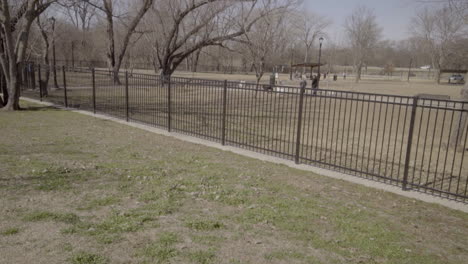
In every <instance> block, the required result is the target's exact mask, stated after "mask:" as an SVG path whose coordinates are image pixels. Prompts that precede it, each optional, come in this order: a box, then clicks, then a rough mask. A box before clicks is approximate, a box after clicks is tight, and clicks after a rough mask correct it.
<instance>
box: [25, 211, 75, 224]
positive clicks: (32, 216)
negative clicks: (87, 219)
mask: <svg viewBox="0 0 468 264" xmlns="http://www.w3.org/2000/svg"><path fill="white" fill-rule="evenodd" d="M23 220H25V221H29V222H39V221H55V222H62V223H66V224H76V223H78V222H79V221H80V218H79V217H78V216H77V215H76V214H74V213H56V212H49V211H34V212H31V213H28V214H26V215H25V216H24V217H23Z"/></svg>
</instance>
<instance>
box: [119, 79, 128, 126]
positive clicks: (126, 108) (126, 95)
mask: <svg viewBox="0 0 468 264" xmlns="http://www.w3.org/2000/svg"><path fill="white" fill-rule="evenodd" d="M117 74H118V73H117ZM128 110H129V109H128V71H125V117H126V118H127V122H128V120H129V119H130V116H129V111H128Z"/></svg>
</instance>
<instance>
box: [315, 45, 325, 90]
mask: <svg viewBox="0 0 468 264" xmlns="http://www.w3.org/2000/svg"><path fill="white" fill-rule="evenodd" d="M323 40H324V38H323V37H320V38H319V43H320V47H319V59H318V76H317V88H320V61H321V59H322V44H323Z"/></svg>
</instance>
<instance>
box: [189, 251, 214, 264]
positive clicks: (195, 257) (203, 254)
mask: <svg viewBox="0 0 468 264" xmlns="http://www.w3.org/2000/svg"><path fill="white" fill-rule="evenodd" d="M188 258H189V260H190V261H191V262H192V263H197V264H209V263H214V261H215V258H216V254H215V253H214V251H212V250H197V251H195V252H190V253H189V254H188Z"/></svg>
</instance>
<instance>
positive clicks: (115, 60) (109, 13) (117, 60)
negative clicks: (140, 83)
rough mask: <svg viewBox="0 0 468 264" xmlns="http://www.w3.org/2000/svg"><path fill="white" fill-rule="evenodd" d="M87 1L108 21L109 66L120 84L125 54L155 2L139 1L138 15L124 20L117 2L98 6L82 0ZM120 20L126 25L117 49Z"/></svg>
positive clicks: (103, 1) (105, 1) (152, 0)
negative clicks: (120, 72)
mask: <svg viewBox="0 0 468 264" xmlns="http://www.w3.org/2000/svg"><path fill="white" fill-rule="evenodd" d="M82 1H86V2H87V3H89V4H90V5H92V6H94V7H96V8H97V9H98V10H100V11H102V12H103V13H104V18H105V21H106V36H107V53H106V57H107V66H108V67H109V69H111V70H112V71H113V73H114V82H115V83H118V84H120V80H119V74H118V73H119V71H120V68H121V66H122V61H123V59H124V58H125V53H126V52H127V48H128V46H129V44H130V40H131V38H132V36H133V35H134V33H135V32H136V28H137V26H138V24H139V23H140V21H141V19H142V18H143V16H144V15H145V14H146V12H147V11H148V10H149V9H150V8H151V6H152V5H153V2H154V0H139V1H138V2H140V7H138V8H137V10H136V13H135V14H134V15H133V16H128V15H127V16H126V19H124V18H123V17H124V16H123V15H119V14H116V13H117V12H116V10H115V5H114V2H116V1H115V0H101V4H98V3H96V2H95V1H96V0H94V1H92V0H82ZM116 18H119V20H124V21H125V22H124V25H125V32H124V34H123V38H122V41H121V42H120V43H119V44H120V48H119V49H118V51H117V49H116V43H115V35H116V32H115V31H116V29H115V27H116V26H115V19H116Z"/></svg>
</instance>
